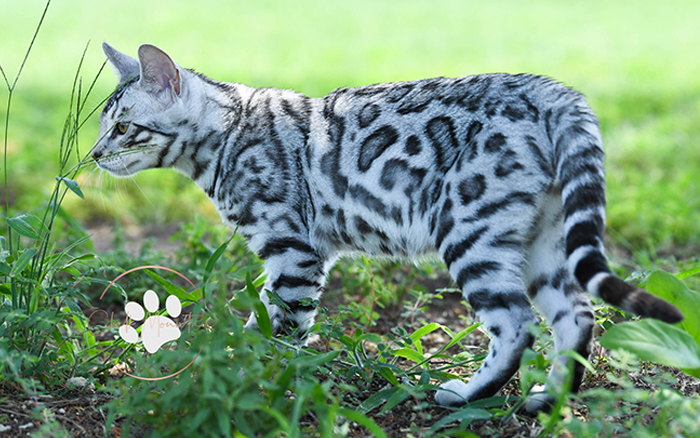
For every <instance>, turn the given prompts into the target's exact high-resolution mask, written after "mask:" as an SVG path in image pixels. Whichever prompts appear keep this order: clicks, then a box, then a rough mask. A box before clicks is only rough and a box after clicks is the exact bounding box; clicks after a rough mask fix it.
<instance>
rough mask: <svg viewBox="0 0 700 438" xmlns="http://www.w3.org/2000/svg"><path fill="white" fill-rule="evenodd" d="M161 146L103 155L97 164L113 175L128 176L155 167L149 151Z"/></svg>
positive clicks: (96, 160)
mask: <svg viewBox="0 0 700 438" xmlns="http://www.w3.org/2000/svg"><path fill="white" fill-rule="evenodd" d="M157 149H159V148H157V147H150V148H139V149H131V150H127V151H120V152H117V153H115V154H110V155H106V156H101V157H99V158H96V159H95V164H97V167H99V168H100V169H102V170H106V171H107V172H109V173H110V174H111V175H113V176H117V177H126V176H131V175H134V174H135V173H138V172H139V171H141V170H145V169H149V168H151V167H153V163H150V161H152V160H150V159H149V158H150V156H151V154H150V153H149V152H153V151H155V150H157Z"/></svg>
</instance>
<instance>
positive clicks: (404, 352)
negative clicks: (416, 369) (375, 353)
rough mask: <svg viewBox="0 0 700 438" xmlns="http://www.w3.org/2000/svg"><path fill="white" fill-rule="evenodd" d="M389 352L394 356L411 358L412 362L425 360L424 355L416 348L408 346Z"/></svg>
mask: <svg viewBox="0 0 700 438" xmlns="http://www.w3.org/2000/svg"><path fill="white" fill-rule="evenodd" d="M391 354H393V355H394V356H399V357H403V358H406V359H408V360H412V361H414V362H424V361H426V358H425V356H423V355H422V354H420V353H419V352H417V351H416V350H412V349H410V348H398V349H396V350H392V351H391Z"/></svg>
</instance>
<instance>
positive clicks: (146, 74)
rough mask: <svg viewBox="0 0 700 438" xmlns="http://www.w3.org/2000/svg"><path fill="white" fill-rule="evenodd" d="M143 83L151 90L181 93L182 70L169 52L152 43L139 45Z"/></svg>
mask: <svg viewBox="0 0 700 438" xmlns="http://www.w3.org/2000/svg"><path fill="white" fill-rule="evenodd" d="M139 61H140V62H141V85H143V86H144V87H145V88H146V89H148V90H149V91H152V92H155V93H160V92H162V91H165V90H172V91H174V92H175V94H177V95H179V94H180V85H181V84H180V70H179V68H178V66H177V64H175V63H174V62H173V60H172V59H170V56H168V54H167V53H165V52H164V51H162V50H160V49H159V48H158V47H156V46H153V45H151V44H143V45H142V46H141V47H139Z"/></svg>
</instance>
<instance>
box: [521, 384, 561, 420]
mask: <svg viewBox="0 0 700 438" xmlns="http://www.w3.org/2000/svg"><path fill="white" fill-rule="evenodd" d="M554 402H555V399H554V397H552V395H551V394H549V393H546V392H544V386H542V385H538V386H536V387H534V388H533V389H532V391H531V392H530V395H528V396H527V400H526V401H525V412H527V413H528V414H530V415H537V413H538V412H549V411H550V410H551V409H552V406H554Z"/></svg>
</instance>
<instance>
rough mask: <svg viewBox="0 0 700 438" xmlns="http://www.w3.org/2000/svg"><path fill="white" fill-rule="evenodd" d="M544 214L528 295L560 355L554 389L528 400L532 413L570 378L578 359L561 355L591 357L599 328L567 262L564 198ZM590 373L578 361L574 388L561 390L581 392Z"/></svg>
mask: <svg viewBox="0 0 700 438" xmlns="http://www.w3.org/2000/svg"><path fill="white" fill-rule="evenodd" d="M542 212H543V215H542V220H541V221H540V222H539V223H540V226H539V228H540V229H539V232H538V233H537V236H536V237H535V239H533V240H532V243H531V244H530V245H529V248H528V253H527V254H528V255H527V259H528V264H527V267H526V276H527V281H528V296H529V297H530V300H531V301H532V302H533V304H534V305H535V308H536V309H537V310H538V311H539V312H540V313H541V314H542V315H543V316H544V317H545V319H546V320H547V322H548V323H549V324H550V325H551V327H552V329H553V331H554V347H555V350H556V353H557V356H556V357H555V358H554V360H553V362H552V368H551V370H550V374H549V382H548V385H549V387H548V388H545V392H540V393H533V394H532V395H531V396H530V398H529V399H528V402H527V404H526V410H527V411H528V412H531V413H535V412H537V411H540V410H547V409H549V408H550V407H551V404H552V403H553V402H554V398H553V397H552V396H551V395H550V394H549V393H548V392H547V390H549V389H552V388H551V387H552V386H553V385H554V386H556V385H558V386H560V387H561V385H563V384H564V383H565V382H566V380H567V376H568V368H569V365H570V363H571V361H572V359H571V358H570V357H569V356H567V355H565V354H559V352H562V351H565V350H571V351H575V352H577V353H578V354H580V355H581V356H583V357H584V358H588V355H589V353H590V345H591V339H592V336H593V326H594V324H595V315H594V313H593V310H592V307H591V300H590V298H589V297H588V294H587V293H586V292H585V291H584V290H583V289H582V288H581V286H579V284H578V282H577V281H576V279H575V278H574V277H573V275H572V274H571V272H570V271H569V269H568V267H567V264H566V252H565V243H564V238H563V214H562V208H561V198H560V197H559V196H558V195H555V194H553V195H550V196H548V197H547V198H546V200H545V202H544V203H543V208H542ZM584 371H585V367H584V366H583V365H582V364H580V363H579V362H577V361H575V362H574V363H573V375H572V376H570V377H571V388H560V389H561V390H566V391H568V390H569V389H571V390H572V391H574V392H576V391H578V388H579V386H580V385H581V382H582V381H583V375H584Z"/></svg>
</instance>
